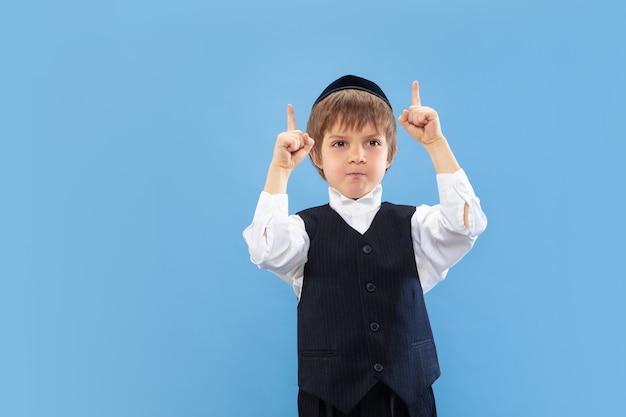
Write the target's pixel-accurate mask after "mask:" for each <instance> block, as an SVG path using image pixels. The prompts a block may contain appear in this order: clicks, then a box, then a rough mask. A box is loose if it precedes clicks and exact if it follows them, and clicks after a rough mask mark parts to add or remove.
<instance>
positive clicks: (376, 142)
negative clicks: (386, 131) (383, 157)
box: [369, 139, 380, 146]
mask: <svg viewBox="0 0 626 417" xmlns="http://www.w3.org/2000/svg"><path fill="white" fill-rule="evenodd" d="M369 145H370V146H380V141H378V140H376V139H372V140H370V141H369Z"/></svg>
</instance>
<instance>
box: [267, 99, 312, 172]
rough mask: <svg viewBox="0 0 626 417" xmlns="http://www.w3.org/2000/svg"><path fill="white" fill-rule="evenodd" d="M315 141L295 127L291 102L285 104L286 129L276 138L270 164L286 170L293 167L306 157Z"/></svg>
mask: <svg viewBox="0 0 626 417" xmlns="http://www.w3.org/2000/svg"><path fill="white" fill-rule="evenodd" d="M314 143H315V141H314V140H313V138H311V137H309V135H308V134H307V133H302V131H301V130H297V129H296V116H295V114H294V111H293V106H292V105H291V104H288V105H287V131H286V132H282V133H281V134H279V135H278V138H276V145H275V147H274V156H273V157H272V166H274V167H276V168H282V169H287V170H292V169H294V168H295V167H296V166H297V165H298V164H299V163H300V162H302V161H303V160H304V158H306V156H307V155H308V154H309V152H310V151H311V149H312V148H313V144H314Z"/></svg>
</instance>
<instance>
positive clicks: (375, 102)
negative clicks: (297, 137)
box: [306, 89, 397, 179]
mask: <svg viewBox="0 0 626 417" xmlns="http://www.w3.org/2000/svg"><path fill="white" fill-rule="evenodd" d="M335 123H341V127H342V128H351V129H355V130H357V129H362V128H363V127H365V126H366V125H367V124H371V125H372V126H373V127H374V129H376V130H377V131H378V132H379V133H382V134H384V135H385V139H386V141H387V150H388V152H387V160H388V161H389V162H391V161H392V160H393V158H394V156H395V154H396V150H397V138H396V135H397V132H396V118H395V116H394V115H393V112H392V111H391V108H390V107H389V105H388V104H387V103H385V102H384V101H383V100H382V99H380V98H378V97H376V96H375V95H373V94H370V93H368V92H365V91H361V90H356V89H346V90H340V91H337V92H335V93H332V94H331V95H329V96H328V97H326V98H325V99H323V100H322V101H320V102H319V103H317V104H315V105H314V106H313V109H311V115H310V116H309V121H308V123H307V127H306V132H307V133H308V134H309V136H310V137H312V138H313V139H314V140H315V145H313V149H312V150H311V152H312V155H310V156H311V160H312V161H313V157H315V158H316V159H317V160H321V157H322V142H323V140H324V135H325V134H326V132H328V131H329V130H330V129H332V128H333V127H334V126H335ZM313 165H315V163H314V164H313ZM315 167H316V168H317V171H318V172H319V174H320V176H321V177H322V178H324V179H326V177H325V176H324V172H323V171H322V170H321V169H320V168H319V167H318V166H317V165H315Z"/></svg>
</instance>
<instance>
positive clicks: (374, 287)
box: [365, 282, 376, 292]
mask: <svg viewBox="0 0 626 417" xmlns="http://www.w3.org/2000/svg"><path fill="white" fill-rule="evenodd" d="M365 288H366V289H367V291H369V292H374V290H375V289H376V285H374V284H372V283H371V282H368V283H367V285H366V286H365Z"/></svg>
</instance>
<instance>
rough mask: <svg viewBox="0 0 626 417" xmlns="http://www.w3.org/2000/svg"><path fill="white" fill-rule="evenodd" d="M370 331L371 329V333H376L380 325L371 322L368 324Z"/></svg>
mask: <svg viewBox="0 0 626 417" xmlns="http://www.w3.org/2000/svg"><path fill="white" fill-rule="evenodd" d="M370 329H371V330H372V331H373V332H377V331H378V329H380V324H378V323H376V322H375V321H373V322H371V323H370Z"/></svg>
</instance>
